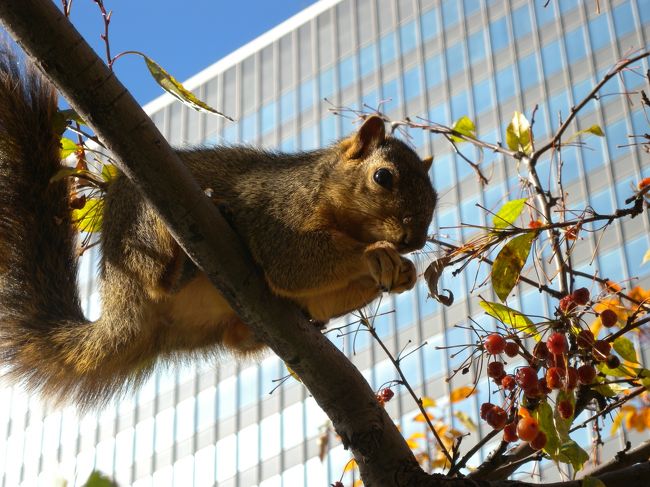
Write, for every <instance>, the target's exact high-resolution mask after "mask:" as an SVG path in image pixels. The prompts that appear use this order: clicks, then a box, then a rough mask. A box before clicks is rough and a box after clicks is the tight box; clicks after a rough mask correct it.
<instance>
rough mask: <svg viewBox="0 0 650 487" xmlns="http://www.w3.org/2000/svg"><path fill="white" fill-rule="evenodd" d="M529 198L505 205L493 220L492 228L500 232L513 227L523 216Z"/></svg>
mask: <svg viewBox="0 0 650 487" xmlns="http://www.w3.org/2000/svg"><path fill="white" fill-rule="evenodd" d="M527 200H528V198H521V199H518V200H512V201H508V202H507V203H505V204H504V205H503V206H502V207H501V208H500V209H499V211H497V212H496V214H495V215H494V217H493V219H492V227H493V228H495V229H497V230H500V229H502V228H508V227H510V226H512V224H513V223H514V222H515V220H516V219H517V218H518V217H519V215H521V212H522V211H523V209H524V205H525V204H526V201H527Z"/></svg>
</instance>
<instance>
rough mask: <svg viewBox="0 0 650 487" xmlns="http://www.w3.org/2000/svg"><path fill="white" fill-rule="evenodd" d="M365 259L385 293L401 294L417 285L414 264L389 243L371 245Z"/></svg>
mask: <svg viewBox="0 0 650 487" xmlns="http://www.w3.org/2000/svg"><path fill="white" fill-rule="evenodd" d="M364 258H365V259H366V262H367V263H368V269H369V271H370V275H371V276H372V277H373V279H374V280H375V281H376V282H377V284H378V285H379V286H380V287H381V288H382V289H383V290H385V291H389V292H393V293H401V292H403V291H406V290H408V289H411V288H412V287H413V286H414V285H415V280H416V277H417V274H416V271H415V266H414V265H413V262H411V261H410V260H408V259H405V258H404V257H402V256H401V255H400V254H399V252H398V251H397V249H395V246H394V245H393V244H391V243H389V242H377V243H375V244H372V245H370V246H369V247H368V248H367V249H366V251H365V253H364Z"/></svg>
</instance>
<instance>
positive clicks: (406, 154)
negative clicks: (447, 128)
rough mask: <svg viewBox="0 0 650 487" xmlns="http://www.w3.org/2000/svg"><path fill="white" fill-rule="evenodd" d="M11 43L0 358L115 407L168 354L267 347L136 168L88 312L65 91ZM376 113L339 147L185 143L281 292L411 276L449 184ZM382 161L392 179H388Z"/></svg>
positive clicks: (0, 145) (33, 383) (106, 223)
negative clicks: (136, 179) (175, 234)
mask: <svg viewBox="0 0 650 487" xmlns="http://www.w3.org/2000/svg"><path fill="white" fill-rule="evenodd" d="M15 66H16V63H15V59H14V58H13V56H12V55H11V54H10V53H7V52H3V53H0V205H1V208H2V212H1V214H0V258H1V259H2V260H1V262H0V360H1V363H2V365H4V366H6V368H7V370H8V375H9V376H10V377H11V378H13V379H14V380H17V381H21V382H24V383H25V384H26V385H27V386H28V387H29V388H31V389H33V390H36V391H41V392H43V393H44V394H45V395H46V396H49V397H52V398H54V399H56V400H66V401H68V400H72V401H75V402H76V403H78V404H79V405H81V406H82V407H88V406H93V405H97V404H101V403H102V402H104V401H106V400H107V399H109V398H110V397H112V396H113V395H115V394H118V393H121V392H123V391H125V390H126V389H128V388H129V387H131V386H135V385H137V384H139V383H140V382H141V381H142V380H144V379H145V378H146V377H147V375H148V374H149V373H150V371H151V370H152V369H153V368H154V367H155V365H156V364H157V363H159V362H160V361H169V360H177V359H181V358H186V357H191V356H193V355H196V354H214V353H218V352H219V351H221V350H229V351H234V352H235V353H236V354H239V355H243V356H250V355H254V354H255V353H256V352H258V351H259V350H260V349H261V348H262V347H263V345H262V344H261V343H260V342H259V341H258V340H257V339H256V337H255V335H254V333H253V332H252V331H251V329H250V328H249V327H248V326H247V325H246V324H245V323H243V322H242V321H241V320H240V319H239V318H238V317H237V315H236V314H235V313H234V312H233V310H232V309H231V308H230V306H229V305H228V303H227V302H226V301H225V299H224V298H223V297H222V296H221V294H219V292H218V291H217V290H216V289H215V288H214V287H213V286H212V285H211V283H210V282H209V281H208V279H207V278H206V277H205V275H204V274H203V273H202V272H201V271H200V270H198V269H196V268H194V267H193V264H191V262H190V261H189V259H188V258H187V256H185V254H184V253H183V252H182V251H180V248H179V246H178V245H177V244H176V242H175V241H174V240H173V239H172V237H171V235H170V234H169V232H168V231H167V229H166V227H165V225H164V224H163V223H162V221H161V220H160V219H159V218H158V216H157V215H156V213H155V211H154V210H153V209H152V208H151V207H150V206H148V204H147V203H146V202H145V201H144V199H143V198H142V196H141V195H140V194H139V192H138V191H137V189H136V188H135V187H134V186H133V184H132V183H131V182H130V181H129V180H128V179H127V178H126V177H122V176H120V177H118V178H117V179H116V180H115V181H114V182H113V183H112V185H111V186H110V187H109V189H108V191H107V194H106V200H105V212H104V219H103V229H102V237H101V245H102V263H101V280H100V286H101V296H102V307H103V309H102V316H101V318H99V319H98V320H97V321H95V322H90V321H88V320H86V319H85V318H84V316H83V314H82V312H81V309H80V306H79V298H78V296H77V289H76V259H75V256H74V250H73V249H74V243H75V239H76V235H75V231H74V229H73V225H72V224H71V221H70V212H69V209H68V203H67V201H68V199H67V193H68V190H67V183H66V182H65V181H59V182H55V183H50V178H51V176H52V175H53V174H55V173H56V172H57V171H58V169H59V168H60V162H59V145H58V138H57V136H56V135H55V134H54V133H53V128H52V127H53V117H54V114H55V113H56V106H55V93H54V91H53V90H52V88H51V87H50V86H49V85H48V84H47V83H46V82H44V81H43V80H42V79H41V78H40V77H39V76H37V75H36V74H34V73H33V72H32V71H31V70H28V71H27V73H21V72H20V71H19V70H18V69H17V68H16V67H15ZM384 130H385V129H384V123H383V121H381V120H380V119H379V118H377V117H371V118H369V119H368V120H367V121H366V122H365V123H364V124H363V126H362V127H361V128H360V129H359V131H358V132H357V133H356V134H353V135H352V136H350V137H348V138H347V139H344V140H342V141H340V142H338V143H337V144H334V145H332V146H331V147H328V148H325V149H322V150H317V151H312V152H303V153H298V154H281V153H273V152H266V151H262V150H259V149H254V148H250V147H215V148H205V149H195V150H186V151H179V152H178V154H179V156H180V157H181V159H182V160H183V161H184V162H185V164H187V166H188V168H189V169H190V171H191V172H192V174H193V175H194V177H195V178H196V179H197V180H198V182H199V184H200V185H201V187H202V188H204V189H208V188H209V189H210V190H211V191H212V192H213V195H214V199H215V201H219V202H220V206H221V205H223V206H224V209H225V211H226V213H227V214H228V218H229V220H230V221H231V224H232V225H233V227H234V229H235V230H236V231H237V233H238V234H239V235H240V236H241V238H242V241H243V242H244V244H245V245H246V246H247V247H248V249H249V250H250V252H251V255H252V257H253V259H254V260H255V262H256V263H257V264H258V265H259V266H260V267H261V269H263V271H264V275H265V276H266V279H267V281H268V284H269V286H270V287H271V289H272V290H273V291H274V292H275V293H276V294H278V295H281V296H285V297H288V298H290V299H292V300H293V301H295V302H296V303H297V304H298V305H299V306H301V307H302V308H303V309H304V310H305V311H306V312H307V313H309V315H310V316H312V317H313V318H314V319H316V320H320V321H327V320H328V319H330V318H332V317H334V316H338V315H341V314H344V313H346V312H349V311H351V310H354V309H356V308H358V307H361V306H363V305H365V304H367V303H368V302H370V301H371V300H373V299H374V298H376V297H377V296H378V295H379V294H380V293H381V292H382V290H390V291H393V292H402V291H404V290H406V289H410V288H411V287H413V285H414V283H415V268H414V266H413V264H412V263H411V262H410V261H409V260H408V259H406V258H404V257H402V256H401V255H400V254H402V253H406V252H409V251H412V250H415V249H418V248H421V247H422V246H423V245H424V242H425V236H426V232H427V229H428V225H429V223H430V221H431V216H432V211H433V208H434V205H435V201H436V195H435V192H434V191H433V188H432V187H431V183H430V182H429V179H428V176H427V169H428V166H427V164H425V163H423V162H422V161H421V160H420V159H419V158H418V157H417V155H416V154H415V153H414V152H413V151H412V150H411V149H410V148H409V147H407V146H406V145H405V144H404V143H402V142H400V141H399V140H397V139H395V138H392V137H387V136H386V134H385V132H384ZM379 168H386V169H388V170H390V171H391V173H392V177H393V178H392V186H391V187H389V188H387V187H382V186H380V185H379V184H377V183H376V182H375V181H374V174H375V172H376V171H377V170H378V169H379Z"/></svg>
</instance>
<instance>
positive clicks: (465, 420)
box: [454, 411, 476, 431]
mask: <svg viewBox="0 0 650 487" xmlns="http://www.w3.org/2000/svg"><path fill="white" fill-rule="evenodd" d="M454 416H456V417H457V418H458V420H459V421H460V422H461V423H462V424H463V426H465V428H467V429H468V430H469V431H476V425H475V424H474V421H473V420H472V418H470V417H469V416H468V415H467V414H466V413H464V412H463V411H454Z"/></svg>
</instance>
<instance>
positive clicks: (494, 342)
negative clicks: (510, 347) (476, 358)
mask: <svg viewBox="0 0 650 487" xmlns="http://www.w3.org/2000/svg"><path fill="white" fill-rule="evenodd" d="M505 348H506V339H505V338H503V337H502V336H501V335H499V334H498V333H492V334H491V335H488V336H487V337H486V338H485V350H486V351H487V353H489V354H490V355H498V354H500V353H501V352H503V350H504V349H505Z"/></svg>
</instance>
